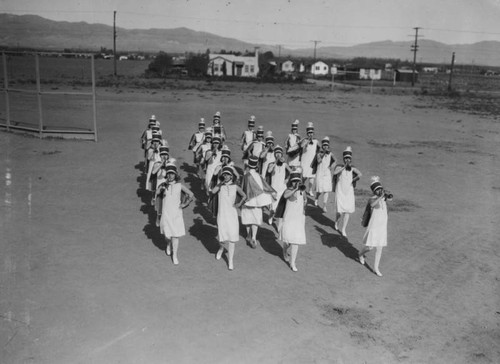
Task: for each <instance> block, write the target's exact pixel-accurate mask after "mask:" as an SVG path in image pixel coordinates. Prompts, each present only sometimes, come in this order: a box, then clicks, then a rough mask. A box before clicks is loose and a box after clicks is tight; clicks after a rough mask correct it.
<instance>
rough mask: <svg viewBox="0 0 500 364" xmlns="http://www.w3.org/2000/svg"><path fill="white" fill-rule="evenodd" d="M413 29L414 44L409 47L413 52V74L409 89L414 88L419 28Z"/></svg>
mask: <svg viewBox="0 0 500 364" xmlns="http://www.w3.org/2000/svg"><path fill="white" fill-rule="evenodd" d="M413 29H415V43H414V44H413V45H412V46H411V50H412V51H413V72H412V74H411V87H413V86H415V67H416V63H417V51H418V44H417V41H418V30H419V29H420V28H419V27H416V28H413Z"/></svg>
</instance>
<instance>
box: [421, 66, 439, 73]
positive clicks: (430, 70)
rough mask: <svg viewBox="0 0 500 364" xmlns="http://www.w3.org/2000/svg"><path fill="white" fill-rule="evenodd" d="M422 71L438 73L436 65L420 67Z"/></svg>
mask: <svg viewBox="0 0 500 364" xmlns="http://www.w3.org/2000/svg"><path fill="white" fill-rule="evenodd" d="M422 71H424V72H429V73H438V68H437V67H424V68H422Z"/></svg>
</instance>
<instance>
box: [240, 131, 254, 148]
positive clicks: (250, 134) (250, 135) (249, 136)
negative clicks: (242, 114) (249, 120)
mask: <svg viewBox="0 0 500 364" xmlns="http://www.w3.org/2000/svg"><path fill="white" fill-rule="evenodd" d="M254 135H255V132H254V131H253V130H245V131H244V132H243V135H242V139H243V145H242V146H241V150H243V151H245V150H247V149H248V147H249V146H250V144H252V142H253V140H254Z"/></svg>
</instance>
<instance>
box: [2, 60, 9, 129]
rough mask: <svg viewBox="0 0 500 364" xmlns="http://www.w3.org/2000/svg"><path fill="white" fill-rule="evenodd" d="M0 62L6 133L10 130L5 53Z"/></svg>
mask: <svg viewBox="0 0 500 364" xmlns="http://www.w3.org/2000/svg"><path fill="white" fill-rule="evenodd" d="M2 60H3V84H4V92H5V114H6V115H5V116H6V118H7V120H6V123H7V124H6V125H7V131H9V130H10V100H9V78H8V73H7V56H6V55H5V52H2Z"/></svg>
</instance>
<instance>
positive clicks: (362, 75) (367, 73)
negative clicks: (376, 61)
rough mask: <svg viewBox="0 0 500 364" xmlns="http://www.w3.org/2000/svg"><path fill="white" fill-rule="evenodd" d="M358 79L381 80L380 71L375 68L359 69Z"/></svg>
mask: <svg viewBox="0 0 500 364" xmlns="http://www.w3.org/2000/svg"><path fill="white" fill-rule="evenodd" d="M359 79H360V80H380V79H382V70H381V69H375V68H360V69H359Z"/></svg>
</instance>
